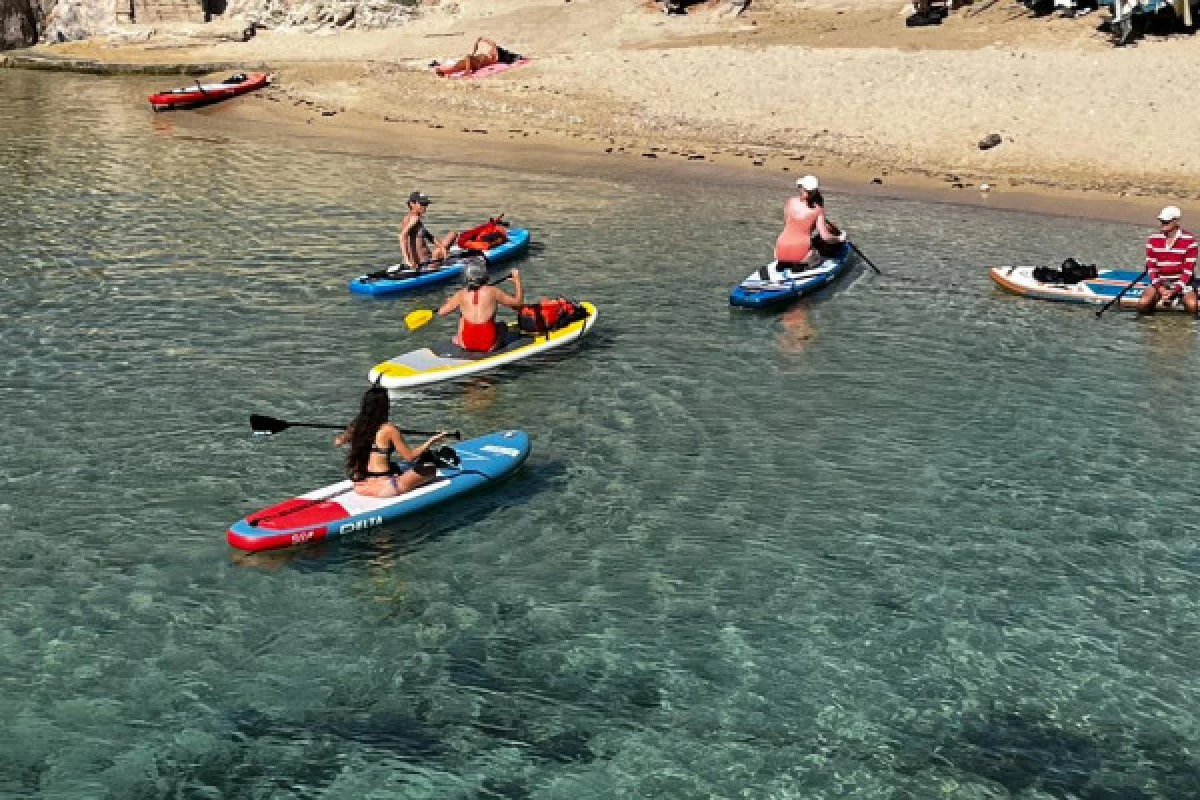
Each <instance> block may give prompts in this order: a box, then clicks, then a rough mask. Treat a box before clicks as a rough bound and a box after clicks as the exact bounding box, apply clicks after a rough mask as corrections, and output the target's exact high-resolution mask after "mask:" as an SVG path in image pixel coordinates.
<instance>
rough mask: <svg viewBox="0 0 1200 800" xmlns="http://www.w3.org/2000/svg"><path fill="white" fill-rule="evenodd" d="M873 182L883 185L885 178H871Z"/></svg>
mask: <svg viewBox="0 0 1200 800" xmlns="http://www.w3.org/2000/svg"><path fill="white" fill-rule="evenodd" d="M871 183H875V184H879V185H881V186H882V185H883V178H871Z"/></svg>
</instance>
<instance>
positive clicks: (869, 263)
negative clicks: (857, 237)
mask: <svg viewBox="0 0 1200 800" xmlns="http://www.w3.org/2000/svg"><path fill="white" fill-rule="evenodd" d="M847 244H849V245H850V249H851V250H853V251H854V252H855V253H857V254H858V257H859V258H861V259H862V260H863V261H865V262H867V266H868V267H870V268H871V269H873V270H875V274H876V275H882V274H883V273H882V272H880V271H879V267H877V266H875V264H874V262H872V261H871V259H869V258H867V254H866V253H864V252H863V251H862V250H859V249H858V245H856V244H855V243H854V242H847Z"/></svg>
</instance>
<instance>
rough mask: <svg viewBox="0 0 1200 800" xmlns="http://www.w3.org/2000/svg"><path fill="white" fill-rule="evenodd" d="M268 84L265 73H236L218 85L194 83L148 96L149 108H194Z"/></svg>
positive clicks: (269, 78) (159, 109)
mask: <svg viewBox="0 0 1200 800" xmlns="http://www.w3.org/2000/svg"><path fill="white" fill-rule="evenodd" d="M270 82H271V76H270V75H268V74H267V73H265V72H249V73H245V72H243V73H238V74H237V75H231V76H230V77H228V78H226V79H225V80H223V81H221V82H220V83H200V81H196V85H195V86H181V87H180V88H178V89H171V90H169V91H166V92H159V93H158V94H152V95H150V107H151V108H153V109H154V110H155V111H163V110H166V109H169V108H194V107H195V106H202V105H207V104H209V103H216V102H218V101H219V100H224V99H226V98H229V97H237V96H238V95H239V94H245V93H246V92H252V91H254V90H255V89H261V88H262V87H264V86H266V85H267V84H269V83H270Z"/></svg>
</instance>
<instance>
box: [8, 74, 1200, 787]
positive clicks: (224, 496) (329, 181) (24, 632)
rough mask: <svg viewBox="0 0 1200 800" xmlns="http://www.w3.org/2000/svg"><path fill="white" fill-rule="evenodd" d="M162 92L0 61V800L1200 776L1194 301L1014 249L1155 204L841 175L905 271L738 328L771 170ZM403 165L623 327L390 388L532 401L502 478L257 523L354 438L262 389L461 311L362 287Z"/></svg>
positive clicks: (337, 398)
mask: <svg viewBox="0 0 1200 800" xmlns="http://www.w3.org/2000/svg"><path fill="white" fill-rule="evenodd" d="M145 88H147V87H146V86H143V85H142V84H140V83H136V82H133V83H129V82H116V81H106V80H98V79H88V78H73V77H63V76H43V75H36V74H28V73H22V72H13V71H0V177H2V178H3V180H4V184H5V186H4V191H3V193H2V194H0V242H2V243H3V248H2V253H0V418H2V419H3V420H4V426H5V427H4V430H5V434H6V435H5V436H4V437H3V440H2V441H0V523H3V526H4V529H5V530H6V531H7V533H8V536H7V546H6V547H5V548H4V550H3V551H0V565H2V569H3V575H4V580H3V581H2V582H0V725H3V735H4V741H5V742H6V745H5V747H3V748H0V794H3V795H4V796H14V797H22V796H30V795H35V796H41V797H83V796H87V797H104V796H111V797H118V798H133V797H168V796H169V797H322V798H325V797H329V798H341V797H345V798H361V797H411V798H424V797H428V798H456V797H457V798H493V797H502V798H527V797H528V798H538V799H539V800H541V799H543V798H612V797H627V798H650V797H663V798H710V797H713V798H726V797H752V798H822V797H879V798H885V797H886V798H899V797H905V798H907V797H911V798H928V797H935V796H936V797H952V798H980V797H1010V796H1015V797H1022V798H1049V797H1053V798H1068V797H1075V798H1087V799H1088V800H1093V799H1095V798H1118V797H1119V798H1188V797H1197V796H1200V789H1198V788H1197V787H1198V786H1200V760H1198V759H1200V757H1198V756H1197V755H1196V754H1195V753H1196V748H1197V742H1198V740H1200V731H1198V729H1197V727H1198V726H1197V716H1196V707H1197V706H1196V699H1197V698H1196V695H1197V690H1198V688H1200V679H1198V678H1197V676H1196V671H1195V669H1194V666H1193V665H1194V664H1195V662H1196V659H1197V651H1198V649H1200V636H1198V631H1200V614H1198V607H1200V599H1198V596H1197V594H1198V592H1197V588H1196V573H1197V570H1198V569H1200V554H1198V551H1197V547H1196V544H1195V537H1196V532H1197V530H1196V524H1195V522H1194V521H1193V520H1194V516H1193V507H1194V502H1195V501H1194V482H1193V474H1194V471H1193V470H1192V468H1191V467H1192V464H1194V463H1195V460H1196V457H1197V454H1198V453H1197V450H1198V447H1197V443H1196V441H1195V437H1194V436H1192V435H1190V434H1191V433H1192V431H1194V430H1196V428H1197V424H1198V423H1200V419H1198V418H1197V416H1198V415H1197V411H1196V409H1195V408H1194V403H1193V396H1194V391H1193V387H1194V385H1195V377H1194V376H1195V373H1196V369H1197V366H1200V364H1198V359H1197V353H1196V345H1195V330H1194V323H1191V322H1189V321H1186V320H1182V319H1168V318H1163V319H1156V320H1151V321H1137V320H1134V319H1133V318H1132V317H1130V316H1128V315H1117V314H1111V315H1109V316H1106V318H1105V319H1103V320H1102V321H1099V322H1098V321H1096V320H1095V319H1094V318H1093V317H1092V315H1091V314H1090V312H1088V311H1087V310H1072V309H1067V308H1062V307H1056V306H1051V305H1048V304H1038V303H1034V302H1029V301H1022V300H1019V299H1014V298H1008V297H1004V296H1002V295H1000V294H999V293H998V292H997V291H996V290H994V289H993V288H992V287H991V286H990V284H989V282H988V280H987V278H986V274H985V267H986V265H988V264H991V263H998V262H1008V261H1011V260H1018V261H1023V262H1057V261H1058V260H1061V258H1062V257H1064V256H1065V255H1077V256H1081V257H1083V258H1084V259H1086V260H1095V261H1098V262H1101V263H1105V264H1108V263H1116V262H1121V263H1126V264H1130V263H1136V259H1137V256H1138V251H1139V237H1140V236H1141V235H1142V231H1141V230H1140V229H1138V228H1133V227H1128V226H1119V225H1113V224H1110V223H1095V222H1086V221H1069V220H1063V219H1048V218H1039V217H1033V216H1026V215H1020V214H1013V213H1000V212H991V211H987V210H976V209H966V208H956V207H949V206H938V205H928V204H920V203H914V202H887V203H883V202H880V201H877V200H868V199H864V198H855V197H846V196H835V197H832V198H830V204H831V208H832V209H833V210H834V211H835V212H836V217H837V219H839V220H841V221H844V222H846V223H847V224H848V225H849V226H850V227H851V228H852V229H853V231H854V233H855V235H856V239H857V241H858V242H859V243H860V245H861V246H862V247H863V248H864V249H865V250H866V251H867V252H868V254H869V255H870V256H871V257H872V258H873V260H874V261H875V262H876V263H877V264H879V265H880V266H881V267H882V268H883V269H884V270H885V272H886V273H887V274H886V276H885V277H883V278H876V277H873V276H871V275H869V274H862V275H858V276H856V278H855V280H853V281H851V282H848V283H847V284H844V285H843V286H842V287H841V289H840V290H839V291H838V292H836V293H835V294H834V295H833V296H831V297H826V298H824V299H822V300H821V301H820V302H818V303H816V304H814V305H812V306H810V307H809V308H808V309H807V311H798V312H792V313H790V314H788V315H786V317H781V316H779V315H755V314H744V313H734V312H731V311H730V310H729V309H728V307H727V305H726V296H727V292H728V289H729V287H730V286H731V285H732V283H734V282H735V281H736V280H738V279H740V278H741V277H742V276H743V275H744V274H745V273H746V272H748V271H749V270H750V269H751V268H752V267H754V266H755V265H756V264H757V262H760V261H762V260H764V259H765V258H766V256H767V254H768V253H769V249H770V244H771V242H772V240H773V236H774V233H775V230H776V225H777V218H778V217H779V213H780V212H779V208H780V206H781V200H782V195H781V194H779V193H777V192H774V193H773V192H771V191H763V190H756V189H753V188H751V187H746V186H729V187H713V188H711V189H709V188H706V189H705V190H704V191H698V190H697V188H696V187H695V186H682V185H679V184H673V183H657V184H656V183H654V182H650V181H649V180H625V179H621V180H615V179H612V180H610V179H604V178H602V177H595V178H582V179H581V178H578V177H568V176H562V175H555V174H530V173H524V174H522V173H517V172H514V171H511V170H505V169H500V168H494V169H493V168H480V167H472V166H467V165H459V164H453V163H438V162H432V161H427V160H420V159H416V160H407V161H401V160H396V159H391V158H382V157H379V158H376V157H364V156H361V155H345V154H338V153H336V152H314V151H310V150H301V149H296V150H292V149H288V148H287V147H286V146H281V147H278V148H271V147H267V146H265V144H264V143H263V142H262V141H261V140H260V141H256V142H253V143H250V144H249V146H247V145H245V144H243V143H239V142H237V141H232V140H230V139H229V138H228V137H223V136H220V135H208V136H205V135H198V134H197V133H196V130H197V128H196V126H194V125H191V124H190V123H186V122H184V121H174V120H173V119H172V118H170V117H165V116H157V117H156V116H153V115H151V114H150V113H149V112H148V111H146V112H145V113H143V110H144V108H143V105H142V103H143V102H144V101H143V98H142V95H143V94H145V92H144V91H143V89H145ZM73 90H81V91H82V90H86V91H87V92H88V96H87V100H86V101H84V100H78V99H71V97H72V96H73V95H74V91H73ZM781 184H782V182H781ZM416 186H420V187H421V188H423V189H424V190H425V191H427V192H429V193H430V194H432V195H433V196H434V199H435V205H434V206H433V207H432V218H433V220H434V222H435V225H438V226H440V225H449V224H455V225H462V224H467V223H473V222H475V221H477V220H479V219H481V218H482V217H483V216H484V215H485V214H487V213H489V212H491V211H493V210H496V211H499V210H503V211H506V212H507V213H508V215H509V217H510V218H511V219H513V220H514V221H518V222H520V223H522V224H526V225H528V226H529V227H531V228H532V229H533V230H534V232H535V237H536V239H537V240H538V241H539V242H540V248H539V249H538V251H537V252H535V253H534V254H533V256H532V257H531V258H529V259H528V260H527V261H525V262H523V263H522V264H521V268H522V270H523V271H524V273H525V274H526V276H527V278H528V282H529V284H530V285H531V288H532V290H533V291H534V292H535V293H538V294H541V293H545V294H558V293H566V294H569V295H572V296H575V297H582V298H588V299H592V300H594V301H595V302H596V303H597V304H598V305H599V307H600V310H601V317H600V322H599V325H598V327H597V331H596V334H595V335H594V336H593V337H592V338H591V340H590V341H589V342H588V343H587V344H586V345H584V346H583V348H582V349H581V350H580V351H579V352H578V353H576V354H574V355H571V356H568V357H564V358H556V359H552V360H550V361H548V362H546V363H544V364H543V365H541V366H539V367H537V368H521V369H513V370H511V371H508V372H505V373H501V374H500V375H499V376H498V377H497V378H495V379H492V380H489V381H481V382H475V383H471V384H469V385H456V386H449V387H442V388H438V389H436V390H433V391H430V392H425V393H420V394H413V395H409V396H404V397H397V398H395V401H394V404H393V410H394V413H395V416H396V417H397V418H398V419H400V420H401V421H402V422H403V423H405V424H410V425H413V426H419V427H429V426H434V425H446V426H453V427H461V428H463V429H464V430H465V431H469V432H483V431H487V430H493V429H496V428H501V427H522V428H525V429H527V430H529V431H530V433H531V434H532V436H533V439H534V454H533V456H532V457H531V459H530V462H529V464H528V466H527V468H526V469H525V470H524V471H523V472H522V473H520V474H519V475H518V476H517V477H516V478H514V479H513V480H511V481H509V482H508V483H506V484H504V485H502V486H500V487H497V488H496V489H494V490H492V491H487V492H484V493H481V494H477V495H475V496H473V497H471V498H469V499H467V500H465V501H464V502H462V503H460V504H458V505H456V506H454V507H452V508H446V509H443V510H441V511H440V512H439V513H437V514H434V515H429V516H425V517H421V518H417V519H413V520H410V521H407V522H405V523H403V524H398V525H394V526H391V527H389V528H387V529H385V530H382V531H378V532H374V533H372V534H370V535H363V536H359V537H357V538H354V539H346V540H342V541H340V542H337V543H334V544H331V545H328V546H324V547H318V548H310V549H301V550H295V551H290V552H286V553H280V554H275V555H270V556H265V557H263V556H257V557H252V558H247V557H244V556H241V555H239V554H235V553H233V552H231V551H230V549H229V548H228V547H227V546H226V544H225V542H224V530H225V527H226V526H227V525H228V524H229V523H230V522H231V521H233V520H234V519H237V518H238V517H240V516H242V515H244V514H245V513H247V512H248V511H251V510H254V509H256V508H259V507H261V506H263V505H265V504H267V503H270V502H274V501H276V500H279V499H283V498H284V497H287V496H289V495H292V494H295V493H297V492H300V491H304V490H307V489H310V488H312V487H315V486H319V485H322V484H324V483H327V482H329V481H331V480H333V479H335V478H336V477H337V474H338V469H339V457H338V455H337V453H336V452H335V451H334V450H333V449H332V448H331V447H329V446H328V438H327V435H326V434H325V433H322V432H306V431H303V430H293V431H289V432H288V433H286V434H283V435H281V436H278V437H275V438H274V439H272V440H270V441H267V442H262V441H254V440H253V439H252V438H251V437H250V436H249V435H248V434H249V431H248V426H247V424H246V423H247V416H248V414H250V413H252V412H258V413H268V414H275V415H277V416H281V417H284V418H287V419H295V420H316V421H334V422H338V421H341V420H343V419H345V418H347V417H348V416H349V415H350V414H351V413H352V411H353V410H354V408H355V407H356V404H357V400H358V397H359V395H360V392H361V390H362V389H363V388H364V386H365V382H364V380H365V373H366V371H367V369H368V368H369V367H370V366H371V365H372V364H373V363H375V362H377V361H379V360H381V359H383V358H385V357H388V356H390V355H394V354H396V353H398V352H401V351H402V350H404V349H409V348H411V347H415V346H419V345H420V344H421V343H423V342H426V341H429V339H430V338H431V337H433V336H436V335H438V331H437V330H431V329H427V330H425V331H422V332H418V333H415V334H407V333H405V332H404V331H403V327H402V323H401V318H402V317H403V314H404V313H405V312H406V311H408V310H411V309H412V308H414V307H418V306H420V305H427V304H431V303H434V302H436V300H437V298H439V297H440V296H441V293H438V292H435V293H431V294H429V295H425V296H423V297H422V298H420V299H419V300H411V299H410V300H398V301H384V302H379V301H375V302H367V301H363V300H359V299H356V298H354V297H352V296H350V295H349V294H348V293H347V292H346V289H345V281H346V280H347V279H348V278H349V277H350V276H352V275H354V274H356V273H357V272H361V271H363V270H365V269H367V268H371V267H376V266H382V265H384V264H387V263H390V261H391V260H392V259H393V256H394V228H395V223H396V222H397V221H398V217H399V213H400V204H401V200H402V199H403V197H404V196H405V195H406V194H407V192H408V191H410V190H411V189H412V188H413V187H416ZM461 187H468V188H466V189H465V190H463V189H462V188H461ZM485 187H490V189H491V190H492V191H494V192H495V193H497V194H498V195H500V196H503V197H506V198H510V199H507V200H505V201H504V202H501V203H491V202H490V201H489V199H488V197H489V194H488V192H487V191H486V188H485ZM781 188H783V186H782V185H781ZM664 285H668V286H669V287H670V289H669V290H668V291H667V292H666V293H664V292H663V291H662V287H663V286H664ZM934 287H940V288H934ZM431 328H432V326H431Z"/></svg>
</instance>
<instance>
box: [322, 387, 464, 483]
mask: <svg viewBox="0 0 1200 800" xmlns="http://www.w3.org/2000/svg"><path fill="white" fill-rule="evenodd" d="M388 407H389V403H388V393H387V389H383V388H381V387H379V386H372V387H371V388H370V389H367V391H366V393H365V394H363V399H362V407H361V408H360V409H359V412H358V416H356V417H355V418H354V419H353V420H351V422H350V424H349V425H347V426H346V430H344V431H342V432H341V433H339V434H338V435H337V436H336V437H335V438H334V440H333V441H334V444H336V445H339V446H341V445H350V452H349V453H347V454H346V472H347V473H348V474H349V476H350V480H352V481H354V491H355V492H357V493H358V494H361V495H365V496H367V497H395V496H396V495H401V494H404V493H405V492H408V491H411V490H413V489H415V488H417V487H418V486H422V485H424V484H426V483H429V481H431V480H433V477H434V475H435V474H436V473H437V466H436V465H435V464H434V463H433V461H432V460H431V459H430V458H429V457H428V456H427V455H426V454H427V453H429V448H431V447H433V446H434V445H435V444H437V443H438V442H440V441H442V440H443V439H445V438H446V437H447V436H449V434H448V433H446V432H444V431H442V432H440V433H437V434H435V435H433V436H431V437H429V439H428V440H427V441H426V442H425V443H424V444H422V445H420V446H419V447H416V448H410V447H409V446H408V445H407V444H406V443H405V442H404V437H403V436H401V435H400V430H399V429H398V428H397V427H396V426H395V425H393V424H392V423H391V422H389V421H388ZM393 453H395V454H397V455H399V456H400V458H401V459H402V460H404V461H407V462H408V463H409V465H410V466H409V468H408V469H400V468H399V467H397V465H395V464H393V463H392V459H391V456H392V454H393Z"/></svg>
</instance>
